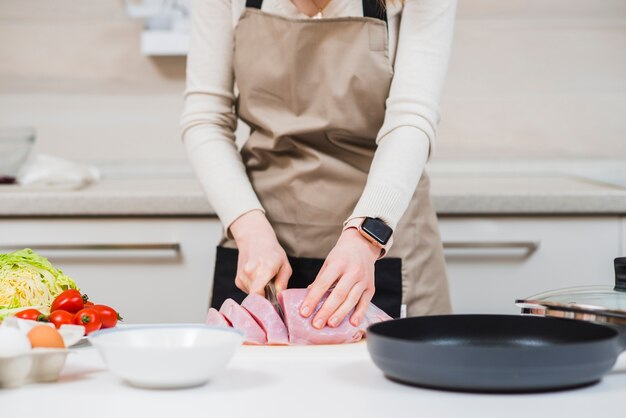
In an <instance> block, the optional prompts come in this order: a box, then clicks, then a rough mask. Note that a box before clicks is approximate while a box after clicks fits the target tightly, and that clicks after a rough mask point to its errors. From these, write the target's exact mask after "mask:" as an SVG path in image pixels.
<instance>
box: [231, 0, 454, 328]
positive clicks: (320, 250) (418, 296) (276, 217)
mask: <svg viewBox="0 0 626 418" xmlns="http://www.w3.org/2000/svg"><path fill="white" fill-rule="evenodd" d="M285 1H288V0H285ZM372 1H373V2H375V1H376V0H372ZM260 3H261V2H259V1H253V2H250V1H249V2H248V6H250V5H251V4H253V7H258V8H260ZM370 3H371V2H370ZM364 4H365V2H364ZM387 36H388V35H387V27H386V23H385V22H384V21H383V20H380V19H375V18H372V17H348V18H328V19H320V20H317V19H290V18H284V17H280V16H276V15H272V14H268V13H265V12H261V11H260V10H258V9H257V8H251V7H248V8H246V10H245V12H244V13H243V15H242V17H241V19H240V21H239V22H238V24H237V27H236V29H235V51H234V71H235V79H236V83H237V87H238V90H239V98H238V102H237V105H236V110H237V113H238V116H239V117H240V118H241V119H242V120H244V121H245V122H246V123H248V124H249V125H250V127H251V129H252V131H251V135H250V138H249V139H248V141H247V142H246V143H245V145H244V147H243V149H242V151H241V153H242V158H243V161H244V163H245V166H246V168H247V173H248V176H249V178H250V181H251V183H252V185H253V187H254V190H255V191H256V193H257V195H258V196H259V199H260V200H261V203H262V204H263V207H264V208H265V210H266V216H267V218H268V220H269V221H270V223H271V224H272V226H273V227H274V229H275V231H276V234H277V236H278V240H279V242H280V244H281V245H282V246H283V248H284V249H285V251H286V252H287V254H288V255H289V256H292V257H304V258H314V259H324V258H325V257H326V256H327V255H328V253H329V252H330V250H331V249H332V248H333V246H334V245H335V243H336V242H337V239H338V238H339V235H340V234H341V230H342V224H343V221H344V220H346V218H347V217H348V216H349V215H350V214H351V212H352V210H353V209H354V207H355V205H356V203H357V201H358V199H359V197H360V196H361V193H362V192H363V189H364V187H365V182H366V180H367V175H368V172H369V168H370V165H371V163H372V159H373V157H374V152H375V150H376V143H375V138H376V135H377V133H378V131H379V129H380V127H381V126H382V123H383V119H384V116H385V100H386V99H387V97H388V94H389V87H390V84H391V79H392V77H393V69H392V67H391V64H390V60H389V53H388V45H387ZM221 245H222V246H223V247H228V248H235V243H234V242H233V241H232V240H229V239H228V238H227V237H224V238H223V239H222V242H221ZM386 258H400V259H401V260H402V263H401V274H402V281H401V283H402V303H403V304H405V305H406V308H407V313H408V315H410V316H415V315H426V314H443V313H448V312H449V311H450V302H449V296H448V288H447V280H446V271H445V264H444V258H443V253H442V245H441V239H440V237H439V231H438V226H437V219H436V215H435V211H434V209H433V206H432V204H431V200H430V196H429V179H428V176H427V175H426V173H424V175H423V176H422V179H421V180H420V182H419V185H418V188H417V190H416V193H415V195H414V196H413V199H412V201H411V203H410V205H409V208H408V210H407V211H406V213H405V215H404V216H403V218H402V220H401V221H400V223H399V225H398V226H397V228H396V230H395V232H394V245H393V247H392V249H391V251H390V253H389V254H388V256H387V257H386ZM383 261H384V260H383ZM377 268H378V264H377ZM398 271H400V269H398ZM229 280H231V281H232V280H234V276H233V277H230V278H229Z"/></svg>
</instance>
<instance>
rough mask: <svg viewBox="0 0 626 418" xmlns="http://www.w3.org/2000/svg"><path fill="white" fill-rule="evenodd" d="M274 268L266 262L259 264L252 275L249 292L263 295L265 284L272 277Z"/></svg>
mask: <svg viewBox="0 0 626 418" xmlns="http://www.w3.org/2000/svg"><path fill="white" fill-rule="evenodd" d="M275 273H276V272H275V270H274V269H271V268H270V267H269V266H268V265H266V264H261V265H260V266H259V267H258V268H257V269H256V271H255V272H254V273H253V275H252V281H251V283H250V293H256V294H258V295H261V296H263V295H265V285H267V283H268V282H269V281H270V280H272V279H273V278H274V275H275Z"/></svg>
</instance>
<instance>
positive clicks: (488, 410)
mask: <svg viewBox="0 0 626 418" xmlns="http://www.w3.org/2000/svg"><path fill="white" fill-rule="evenodd" d="M625 395H626V356H622V357H620V359H619V360H618V364H617V365H616V367H615V368H614V369H613V371H612V372H610V373H609V374H608V375H606V376H605V377H604V379H603V380H602V381H601V382H600V383H598V384H596V385H593V386H589V387H586V388H581V389H576V390H569V391H561V392H551V393H545V394H523V395H496V394H467V393H457V392H444V391H437V390H430V389H421V388H417V387H412V386H405V385H401V384H398V383H394V382H391V381H389V380H387V379H386V378H384V376H383V375H382V373H381V372H380V371H379V370H378V369H377V368H376V366H375V365H374V364H373V363H372V362H371V360H370V358H369V355H368V353H367V348H366V343H364V342H362V343H357V344H351V345H343V346H314V347H247V346H243V347H241V348H240V349H239V351H238V353H237V354H236V355H235V357H234V359H233V361H232V362H231V363H230V365H229V366H228V368H227V370H226V371H225V372H224V373H223V374H222V375H220V376H218V377H217V378H216V379H215V380H214V381H213V382H210V383H209V384H207V385H205V386H202V387H197V388H192V389H180V390H147V389H137V388H134V387H131V386H128V385H126V384H124V383H122V382H121V381H119V380H118V379H117V378H116V377H115V376H113V375H112V374H111V373H110V372H108V371H107V370H106V368H105V366H104V364H103V363H102V361H101V360H100V357H99V356H98V354H97V352H96V351H95V350H94V349H93V348H91V347H83V348H77V349H74V350H72V353H71V354H70V356H69V357H68V362H67V364H66V366H65V368H64V370H63V372H62V375H61V379H60V381H59V382H56V383H49V384H30V385H26V386H22V387H21V388H18V389H10V390H9V389H5V390H1V391H0V405H1V406H2V415H3V416H4V415H5V414H6V416H7V417H9V416H24V417H25V416H29V417H46V418H56V417H62V418H67V417H70V416H85V417H90V418H96V417H106V418H113V417H133V416H135V417H149V418H159V417H168V418H171V417H177V418H178V417H180V418H187V417H192V416H201V417H246V418H263V417H271V418H275V417H289V418H294V417H314V418H320V417H340V418H351V417H358V418H367V417H403V416H404V417H423V418H439V417H454V418H461V417H463V418H471V417H480V418H488V417H498V418H499V417H507V418H510V417H525V418H529V417H530V418H537V417H550V418H554V417H558V416H564V417H568V418H572V417H585V418H588V417H589V416H604V417H615V416H624V414H626V412H624V411H626V409H625V408H626V407H625V406H624V396H625ZM68 411H69V412H71V414H70V413H69V412H68ZM620 411H621V412H620ZM17 414H20V415H17Z"/></svg>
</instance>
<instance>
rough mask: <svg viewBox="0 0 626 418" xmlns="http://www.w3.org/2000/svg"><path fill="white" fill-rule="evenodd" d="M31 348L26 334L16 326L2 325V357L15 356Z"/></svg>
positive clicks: (0, 354) (0, 352)
mask: <svg viewBox="0 0 626 418" xmlns="http://www.w3.org/2000/svg"><path fill="white" fill-rule="evenodd" d="M30 350H31V346H30V342H29V341H28V338H27V337H26V335H25V334H23V333H22V332H21V331H20V330H18V329H16V328H12V327H3V326H0V357H13V356H17V355H20V354H24V353H27V352H29V351H30Z"/></svg>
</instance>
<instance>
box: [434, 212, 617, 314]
mask: <svg viewBox="0 0 626 418" xmlns="http://www.w3.org/2000/svg"><path fill="white" fill-rule="evenodd" d="M619 224H620V220H619V218H617V217H524V218H521V217H520V218H512V217H505V218H496V217H494V218H479V217H471V218H470V217H467V218H465V217H463V218H453V217H442V218H441V219H440V228H441V235H442V240H443V242H444V248H445V249H444V253H445V255H446V264H447V268H448V276H449V280H450V292H451V296H452V304H453V309H454V312H455V313H519V312H520V311H519V309H518V308H517V307H516V306H515V300H516V299H519V298H524V297H527V296H530V295H533V294H535V293H539V292H543V291H547V290H551V289H558V288H563V287H571V286H580V285H593V284H604V285H610V284H612V280H613V277H614V274H613V258H614V257H616V256H617V255H618V253H619V248H620V242H619V241H620V232H619V228H620V225H619Z"/></svg>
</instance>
